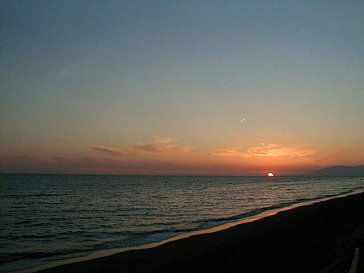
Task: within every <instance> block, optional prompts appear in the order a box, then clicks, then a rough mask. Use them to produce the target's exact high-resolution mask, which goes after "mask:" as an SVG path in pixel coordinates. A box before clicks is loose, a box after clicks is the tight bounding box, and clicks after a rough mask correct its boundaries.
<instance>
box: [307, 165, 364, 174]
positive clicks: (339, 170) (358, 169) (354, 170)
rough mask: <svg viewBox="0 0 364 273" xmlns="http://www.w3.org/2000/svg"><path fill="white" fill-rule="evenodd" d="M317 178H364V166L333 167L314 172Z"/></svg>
mask: <svg viewBox="0 0 364 273" xmlns="http://www.w3.org/2000/svg"><path fill="white" fill-rule="evenodd" d="M311 175H315V176H364V165H359V166H350V167H349V166H331V167H326V168H322V169H319V170H316V171H314V172H313V173H311Z"/></svg>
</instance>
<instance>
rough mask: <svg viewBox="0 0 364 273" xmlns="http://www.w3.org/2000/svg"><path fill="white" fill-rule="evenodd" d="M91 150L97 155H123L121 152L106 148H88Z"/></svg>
mask: <svg viewBox="0 0 364 273" xmlns="http://www.w3.org/2000/svg"><path fill="white" fill-rule="evenodd" d="M89 148H90V149H91V150H93V151H95V152H98V153H102V154H107V155H114V156H115V155H116V156H118V155H122V154H124V153H123V152H122V151H120V150H117V149H115V148H108V147H105V146H91V147H89Z"/></svg>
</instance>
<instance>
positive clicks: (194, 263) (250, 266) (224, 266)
mask: <svg viewBox="0 0 364 273" xmlns="http://www.w3.org/2000/svg"><path fill="white" fill-rule="evenodd" d="M363 245H364V193H361V194H356V195H352V196H349V197H342V198H337V199H334V200H329V201H325V202H321V203H317V204H314V205H309V206H304V207H299V208H296V209H293V210H289V211H285V212H281V213H279V214H277V215H275V216H271V217H267V218H264V219H261V220H258V221H256V222H252V223H248V224H242V225H239V226H236V227H233V228H230V229H227V230H223V231H219V232H216V233H211V234H204V235H198V236H194V237H191V238H187V239H181V240H178V241H174V242H170V243H167V244H165V245H162V246H159V247H156V248H152V249H145V250H134V251H129V252H125V253H119V254H115V255H113V256H109V257H103V258H98V259H94V260H90V261H85V262H79V263H74V264H69V265H64V266H60V267H56V268H53V269H48V270H45V271H42V272H110V273H112V272H135V273H143V272H145V273H153V272H183V273H188V272H199V273H201V272H254V273H262V272H269V273H273V272H280V273H282V272H290V273H298V272H341V273H342V272H349V268H350V264H351V261H352V257H353V253H354V249H355V247H360V248H361V264H360V270H359V272H363V264H362V263H363V260H364V248H363Z"/></svg>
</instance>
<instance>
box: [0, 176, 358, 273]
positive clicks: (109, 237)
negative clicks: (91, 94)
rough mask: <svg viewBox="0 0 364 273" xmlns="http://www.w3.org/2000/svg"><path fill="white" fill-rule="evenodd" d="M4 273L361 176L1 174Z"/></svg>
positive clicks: (338, 187) (351, 186)
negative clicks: (268, 176) (269, 176)
mask: <svg viewBox="0 0 364 273" xmlns="http://www.w3.org/2000/svg"><path fill="white" fill-rule="evenodd" d="M1 184H2V185H1V188H2V192H1V210H2V211H1V231H0V246H1V248H0V272H12V271H16V270H23V269H29V268H32V267H34V266H37V265H41V264H46V263H49V262H52V261H56V260H63V259H68V258H73V257H79V256H85V255H87V254H89V253H91V252H95V251H98V250H105V249H114V248H123V247H129V246H136V245H142V244H146V243H151V242H159V241H161V240H164V239H167V238H170V237H174V236H176V235H178V234H181V233H185V232H188V231H195V230H201V229H206V228H210V227H213V226H217V225H221V224H224V223H226V222H231V221H238V220H241V219H243V218H245V217H248V216H251V215H254V214H258V213H260V212H262V211H264V210H267V209H272V208H280V207H287V206H290V205H292V204H296V203H301V202H305V201H309V200H315V199H319V198H323V197H332V196H336V195H339V194H342V193H347V192H351V191H354V190H359V189H364V179H363V178H317V177H316V178H315V177H274V178H266V177H192V176H91V175H85V176H84V175H2V180H1Z"/></svg>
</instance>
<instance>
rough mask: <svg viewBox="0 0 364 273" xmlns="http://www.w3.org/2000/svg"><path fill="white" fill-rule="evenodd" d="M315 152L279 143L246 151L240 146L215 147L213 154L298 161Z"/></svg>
mask: <svg viewBox="0 0 364 273" xmlns="http://www.w3.org/2000/svg"><path fill="white" fill-rule="evenodd" d="M314 153H315V151H314V150H310V149H302V148H293V147H282V146H280V145H278V144H264V143H261V144H260V145H259V146H255V147H251V148H249V149H248V150H246V151H244V150H242V149H240V148H225V149H215V150H213V151H212V154H213V155H215V156H221V157H235V158H254V157H256V158H259V157H264V158H282V159H295V160H297V161H306V160H309V159H310V157H311V155H313V154H314Z"/></svg>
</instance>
